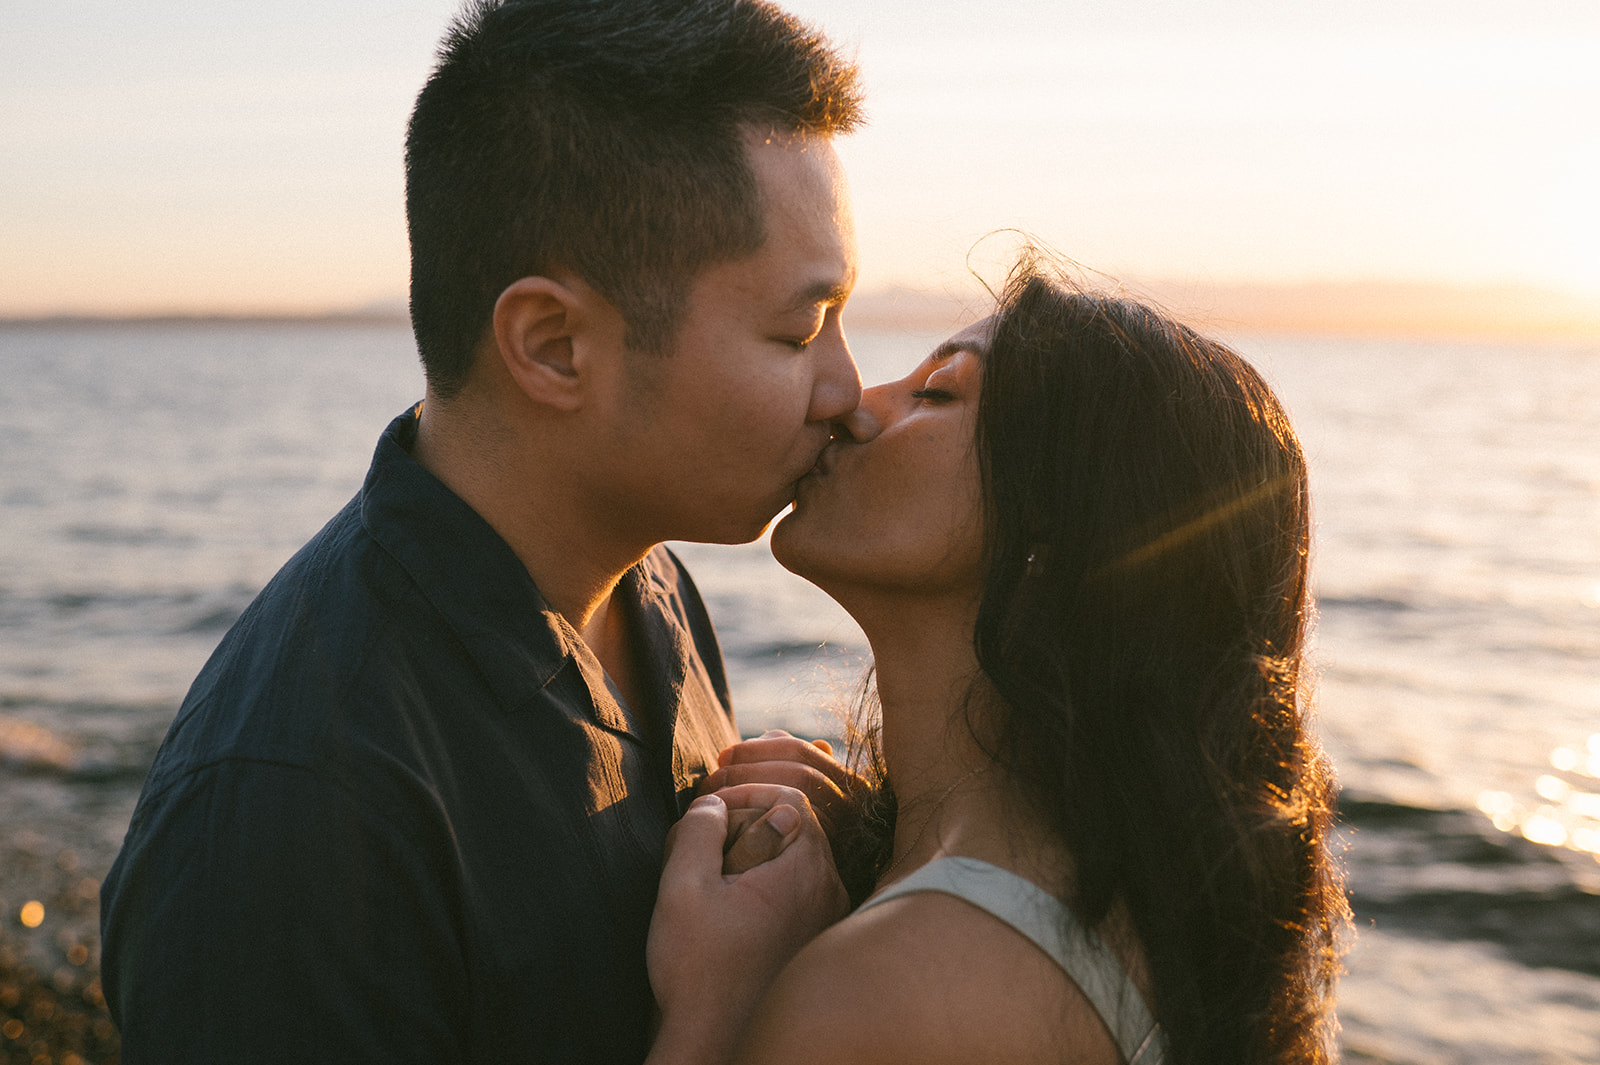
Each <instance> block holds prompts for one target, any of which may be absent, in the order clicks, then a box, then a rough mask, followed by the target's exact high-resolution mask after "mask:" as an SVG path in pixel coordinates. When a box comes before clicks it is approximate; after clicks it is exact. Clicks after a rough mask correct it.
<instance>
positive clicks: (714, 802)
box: [661, 795, 728, 888]
mask: <svg viewBox="0 0 1600 1065" xmlns="http://www.w3.org/2000/svg"><path fill="white" fill-rule="evenodd" d="M727 836H728V804H727V803H725V802H723V801H722V799H721V798H720V797H719V796H716V795H702V796H700V797H699V798H698V799H696V800H695V801H694V802H692V803H690V804H689V809H688V810H687V811H685V812H684V815H683V816H682V817H681V818H679V819H678V823H677V824H676V825H674V826H672V831H671V832H670V833H668V834H667V848H666V861H665V863H664V864H663V866H662V870H661V885H662V887H663V888H666V887H667V886H668V885H669V884H676V883H681V882H684V881H689V882H694V881H698V880H702V879H704V878H705V876H706V875H707V871H709V873H710V875H711V876H716V875H718V874H719V873H720V872H721V871H722V844H723V841H724V840H725V839H727Z"/></svg>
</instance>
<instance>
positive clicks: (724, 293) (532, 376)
mask: <svg viewBox="0 0 1600 1065" xmlns="http://www.w3.org/2000/svg"><path fill="white" fill-rule="evenodd" d="M857 100H858V92H857V88H856V83H855V72H854V69H853V68H852V67H851V66H850V65H848V64H847V63H844V62H843V61H841V60H840V59H839V58H838V56H837V55H836V54H835V53H834V52H833V51H832V50H831V49H830V47H829V46H828V45H827V43H826V42H825V41H824V40H823V39H822V38H820V37H819V36H817V35H816V34H814V33H812V32H811V31H809V30H807V29H805V28H804V27H803V26H801V25H799V24H798V23H796V22H795V21H793V20H792V19H791V18H790V17H788V16H786V15H785V14H783V13H782V12H780V11H778V10H777V9H775V8H773V7H771V6H768V5H767V4H765V3H762V2H756V0H670V2H664V0H588V2H583V0H500V2H488V3H480V4H478V5H477V6H475V7H473V8H471V9H470V10H469V11H468V12H467V13H465V14H464V15H463V16H462V17H461V18H460V19H458V21H457V22H456V23H455V25H454V26H453V27H452V28H451V30H450V32H449V34H448V36H447V37H446V39H445V41H444V44H443V46H442V48H441V52H440V60H439V65H438V68H437V70H436V71H435V72H434V74H433V75H432V77H431V78H430V79H429V81H428V83H427V85H426V86H425V87H424V88H423V90H422V92H421V94H420V96H419V98H418V100H417V104H416V108H415V110H414V112H413V115H412V118H411V124H410V128H409V131H408V138H407V145H406V177H407V182H406V204H407V217H408V222H409V227H410V235H411V246H412V283H411V307H412V320H413V325H414V329H415V333H416V339H417V345H418V349H419V351H420V353H421V356H422V360H423V365H424V370H425V375H426V379H427V388H426V397H425V401H424V402H423V403H422V404H421V405H419V407H418V408H417V409H416V410H413V411H410V412H407V413H406V414H404V415H402V416H401V417H399V418H397V419H395V421H394V422H393V423H392V424H391V425H390V426H389V428H388V430H387V432H386V433H385V434H384V436H383V438H382V440H381V441H380V442H379V444H378V448H377V452H376V454H375V457H374V459H373V464H372V468H371V471H370V472H369V474H368V477H367V480H366V483H365V484H364V485H363V487H362V489H361V491H360V492H359V493H358V494H357V495H356V497H355V498H354V499H353V500H352V501H351V503H350V504H349V505H348V506H347V507H346V508H345V509H344V510H343V511H342V512H341V513H340V514H339V515H337V516H336V517H335V518H334V519H333V520H332V521H331V522H330V523H329V524H328V526H327V527H326V528H324V529H323V530H322V532H321V533H319V534H318V535H317V536H316V537H315V538H314V539H313V540H312V541H311V542H310V543H308V544H307V545H306V546H305V547H304V548H303V549H302V550H301V551H300V552H299V553H298V554H297V555H296V556H295V557H294V558H293V559H291V560H290V561H289V563H288V564H287V565H286V566H285V567H284V569H283V570H282V571H281V572H280V573H279V574H278V575H277V576H276V577H275V578H274V579H273V581H272V582H271V583H270V584H269V585H268V586H267V588H266V589H265V590H264V591H263V592H262V594H261V596H260V597H259V598H258V599H257V600H256V602H255V603H254V604H252V605H251V607H250V608H249V609H248V610H247V611H246V612H245V614H244V615H243V616H242V617H241V618H240V619H239V621H238V623H237V624H236V625H235V626H234V628H233V629H232V630H231V631H230V632H229V634H228V635H227V637H226V638H225V639H224V640H223V642H222V644H221V646H220V647H219V648H218V650H217V651H216V653H215V654H214V655H213V657H212V659H211V661H210V662H209V663H207V665H206V667H205V669H204V670H203V671H202V672H201V674H200V676H199V678H198V679H197V680H196V681H195V684H194V686H193V688H192V689H191V690H190V693H189V695H188V697H187V699H186V700H185V702H184V705H183V707H182V709H181V710H180V711H179V714H178V717H177V719H176V721H175V722H174V724H173V726H172V729H171V731H170V732H169V734H168V736H167V738H166V740H165V741H164V743H163V745H162V749H161V751H160V753H159V754H158V755H157V757H156V761H155V765H154V767H153V768H152V769H151V772H150V776H149V778H148V780H147V781H146V784H145V788H144V793H143V795H142V796H141V798H140V802H139V806H138V809H137V811H136V812H135V814H134V817H133V821H132V824H131V826H130V828H129V832H128V837H127V840H126V842H125V844H124V847H123V851H122V854H121V855H120V856H119V858H118V860H117V864H116V866H115V867H114V868H113V869H112V871H111V874H110V876H109V877H108V879H107V881H106V884H105V887H104V891H103V898H104V902H103V915H102V923H103V930H104V943H105V946H104V964H103V974H104V982H105V988H106V993H107V998H108V1000H109V1002H110V1004H111V1009H112V1012H113V1015H114V1016H115V1017H116V1019H117V1021H118V1023H119V1025H120V1026H121V1027H122V1031H123V1038H124V1060H125V1061H127V1062H130V1063H135V1065H136V1063H140V1062H156V1061H159V1062H180V1061H181V1062H211V1061H227V1062H246V1061H271V1062H285V1061H301V1062H304V1061H324V1060H326V1061H335V1060H337V1061H341V1062H352V1061H372V1062H407V1061H418V1062H422V1061H426V1062H430V1063H440V1062H512V1061H546V1060H548V1061H630V1060H632V1061H637V1060H639V1059H641V1058H642V1057H643V1056H644V1054H645V1051H646V1049H647V1047H648V1033H647V1028H648V1024H649V1016H650V1011H651V1008H652V999H651V993H650V987H649V984H648V981H647V978H646V973H645V963H644V947H645V935H646V931H647V928H648V923H649V918H650V912H651V905H652V903H653V900H654V898H655V892H656V881H657V876H658V873H659V870H660V862H661V857H662V849H663V841H664V839H665V836H666V833H667V831H668V829H669V827H670V826H671V825H672V823H673V822H674V820H675V819H676V818H677V817H678V815H679V814H680V813H681V812H682V810H683V808H684V806H686V805H687V802H688V799H689V797H690V795H691V794H692V789H693V786H694V783H695V781H696V780H697V779H698V778H700V777H701V776H702V775H703V774H704V773H705V772H706V771H707V770H708V769H710V768H713V767H714V766H715V764H716V756H717V752H718V750H719V749H720V748H722V747H724V746H726V745H727V744H729V743H732V742H734V741H735V740H736V739H737V734H736V732H735V730H734V728H733V724H732V716H731V711H730V708H729V706H728V695H727V686H726V682H725V679H724V676H723V669H722V663H721V659H720V656H719V653H718V651H717V647H716V643H715V638H714V636H713V634H712V630H711V626H710V622H709V621H708V619H707V617H706V614H705V609H704V607H703V605H702V603H701V601H700V599H699V597H698V595H697V594H696V592H695V590H694V587H693V585H692V584H691V583H690V581H689V578H688V576H687V575H686V574H685V573H684V572H683V571H682V570H681V569H680V568H679V567H678V565H677V563H676V561H675V560H674V559H673V557H672V556H671V555H670V554H669V553H668V552H666V551H665V550H664V549H663V548H661V547H660V546H658V545H659V544H660V543H661V542H662V541H665V540H670V539H692V540H704V541H722V542H733V541H746V540H750V539H752V538H754V537H756V536H758V535H759V534H760V532H761V530H762V529H763V528H764V527H765V526H766V524H767V523H768V521H770V520H771V518H772V517H773V516H774V515H775V514H776V513H777V512H778V511H779V510H780V509H781V508H782V507H783V506H784V505H785V504H787V503H788V502H789V501H790V499H791V498H792V493H793V484H794V482H795V481H796V480H797V479H798V478H800V477H801V476H803V475H804V474H805V473H806V472H807V471H808V470H809V469H810V468H811V467H812V465H813V464H814V463H815V460H816V458H817V456H818V454H819V453H820V452H821V450H822V448H823V447H824V445H825V444H826V443H827V441H828V439H829V437H830V433H831V424H832V423H833V422H834V421H835V420H837V419H839V418H842V417H844V416H846V415H847V414H849V413H850V412H851V411H852V410H853V409H854V407H855V406H856V403H857V401H858V399H859V396H860V381H859V377H858V375H857V372H856V368H855V364H854V362H853V361H852V360H851V357H850V354H849V351H848V349H847V348H846V346H845V342H844V337H843V333H842V332H841V329H840V324H839V312H840V309H841V307H842V305H843V303H844V301H845V299H846V297H847V295H848V293H849V291H850V287H851V285H852V283H853V281H854V271H855V263H854V255H855V253H854V243H853V240H854V238H853V235H852V231H851V223H850V216H849V208H848V205H847V203H846V200H845V195H844V191H843V181H842V178H841V176H840V171H839V166H838V161H837V158H836V156H835V155H834V153H833V150H832V148H831V146H830V143H829V138H830V137H831V136H832V135H833V134H835V133H840V132H844V131H847V130H849V129H850V128H851V127H852V126H853V125H854V124H855V123H856V122H857V120H858V103H857ZM799 805H800V806H801V807H802V808H804V802H803V800H802V801H801V802H800V804H799ZM797 820H798V819H796V818H793V817H785V818H783V819H781V820H780V819H778V818H775V817H773V818H771V819H770V820H769V822H768V824H767V834H768V836H769V837H772V838H773V839H775V840H776V841H777V842H776V844H775V847H776V848H781V847H782V846H784V845H787V844H788V843H789V842H790V841H792V840H795V839H796V838H797V836H803V837H804V838H803V839H802V840H801V842H802V843H803V844H805V845H807V846H811V847H812V848H813V850H815V848H816V840H817V838H820V831H819V830H817V829H816V821H815V819H814V818H811V817H810V814H809V811H807V815H806V818H805V821H804V823H803V824H801V825H799V826H796V824H795V822H796V821H797ZM751 831H752V832H753V831H754V830H751ZM779 837H781V838H779ZM822 846H824V847H825V843H824V844H823V845H822ZM793 849H800V848H798V847H797V848H792V850H793ZM785 857H787V853H786V854H785ZM779 865H780V863H777V862H774V863H770V867H778V866H779ZM825 867H826V863H825V862H824V863H816V862H812V863H807V864H799V863H796V864H795V865H794V866H793V868H792V869H790V868H784V869H783V870H782V876H777V875H772V876H769V877H768V879H767V881H766V882H764V883H763V885H762V888H761V890H763V891H767V892H771V893H778V894H783V893H786V897H785V899H784V900H783V901H784V903H785V905H793V906H794V907H795V908H796V909H797V910H799V911H806V912H811V913H813V914H822V915H826V914H827V913H828V912H829V911H830V909H836V908H837V907H838V906H839V905H840V903H839V886H838V882H837V879H836V878H832V879H829V878H830V877H831V873H828V874H827V876H824V875H823V874H822V872H819V870H822V869H824V868H825ZM766 868H769V867H763V869H766ZM750 875H752V876H753V875H755V874H750ZM736 881H737V878H736ZM736 886H737V882H735V887H736ZM735 901H737V900H735ZM731 905H733V903H730V906H731ZM807 907H809V910H807ZM818 919H819V920H825V919H826V916H823V917H819V918H818Z"/></svg>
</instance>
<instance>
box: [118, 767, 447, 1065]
mask: <svg viewBox="0 0 1600 1065" xmlns="http://www.w3.org/2000/svg"><path fill="white" fill-rule="evenodd" d="M393 796H394V793H393V792H392V791H391V792H390V794H389V796H388V797H387V798H374V797H371V796H368V795H363V794H358V793H357V792H356V789H353V788H352V787H351V786H348V785H346V784H344V783H336V782H333V781H330V780H327V779H324V778H323V777H322V776H321V775H319V774H317V773H315V772H313V771H311V770H309V769H307V768H304V767H301V766H294V765H285V764H280V763H273V762H264V761H246V760H228V761H224V762H220V763H217V764H215V765H212V766H208V767H206V768H203V769H200V770H197V771H195V772H194V773H193V774H191V775H190V776H189V777H188V778H186V779H185V780H183V781H182V782H180V783H179V784H177V785H176V786H174V787H172V788H171V789H169V790H168V792H167V793H166V794H165V795H163V796H161V797H160V799H159V800H158V801H157V802H156V803H154V804H152V805H151V807H150V808H149V809H146V810H141V811H140V816H139V817H138V818H137V819H136V820H135V822H134V824H133V825H132V826H131V827H130V829H129V834H128V839H127V841H126V843H125V844H124V848H123V854H122V856H121V857H120V858H119V859H118V862H117V865H116V867H114V868H113V870H112V873H111V876H110V877H108V879H107V884H106V893H105V901H104V909H103V916H102V921H103V925H104V936H103V938H104V944H105V946H104V952H103V953H104V963H103V966H102V972H103V980H104V984H105V989H106V993H107V998H108V1001H109V1003H110V1006H111V1009H112V1013H113V1016H114V1018H115V1019H116V1021H117V1023H118V1025H119V1027H120V1028H121V1030H122V1037H123V1058H122V1060H123V1061H124V1062H126V1063H128V1065H141V1063H146V1062H152V1063H153V1062H162V1063H169V1062H178V1061H182V1062H187V1063H194V1065H201V1063H209V1062H217V1063H222V1062H227V1063H230V1065H233V1063H252V1062H263V1063H266V1062H273V1063H280V1062H286V1061H295V1062H302V1063H317V1062H340V1063H343V1065H349V1063H360V1062H373V1063H378V1062H382V1063H385V1065H390V1063H406V1062H419V1063H420V1062H428V1063H430V1065H440V1063H449V1062H459V1061H462V1060H463V1059H464V1057H465V1056H466V1049H465V1048H464V1047H463V1046H462V1045H461V1042H462V1038H463V1035H462V1033H463V1032H464V1030H465V1023H464V1017H465V1015H466V1011H467V1003H466V984H467V980H466V974H465V968H464V965H463V961H462V957H463V952H462V949H461V928H460V925H459V921H458V912H459V910H458V907H457V906H456V905H455V901H456V899H457V898H458V897H459V894H458V892H457V891H456V890H455V887H454V886H453V885H454V882H455V880H456V879H457V878H456V877H455V874H454V869H455V867H456V866H455V864H454V863H453V862H452V861H451V855H452V853H453V850H452V845H451V838H450V833H449V831H448V825H447V823H446V822H445V821H444V819H443V817H442V815H440V814H439V813H438V812H437V810H436V808H435V809H434V810H430V809H429V803H428V801H427V796H426V794H425V792H419V794H418V795H416V796H414V797H412V798H410V799H408V800H399V799H395V798H394V797H393Z"/></svg>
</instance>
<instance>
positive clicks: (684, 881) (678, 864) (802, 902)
mask: <svg viewBox="0 0 1600 1065" xmlns="http://www.w3.org/2000/svg"><path fill="white" fill-rule="evenodd" d="M752 742H754V741H752ZM735 821H743V822H746V823H747V827H746V828H745V830H744V832H743V833H742V834H741V835H740V836H739V837H738V839H735V840H734V841H733V845H732V846H729V844H728V841H729V839H730V838H731V837H730V832H729V829H730V825H731V824H732V823H733V822H735ZM746 840H748V842H746V843H745V844H744V847H743V849H742V850H741V848H740V842H741V841H746ZM725 849H726V850H727V854H728V856H729V857H731V858H732V859H733V862H732V863H731V864H732V865H738V864H740V863H742V862H744V861H748V860H751V859H753V858H756V857H758V856H759V855H761V854H770V855H771V857H770V860H767V861H764V862H761V863H760V864H756V865H753V866H748V867H745V868H744V869H743V870H742V871H738V872H734V873H729V872H727V871H726V869H727V868H728V867H729V866H727V865H725V864H724V863H725V857H724V850H725ZM741 854H742V855H743V857H740V855H741ZM848 909H849V900H848V898H847V897H846V895H845V891H844V886H843V885H842V884H841V883H840V882H839V876H838V873H837V872H836V871H835V870H834V865H833V859H832V856H831V855H830V853H829V849H828V841H827V838H826V836H825V835H824V834H823V831H822V826H821V824H820V823H819V822H818V820H817V817H816V814H815V812H814V810H813V808H812V805H811V803H810V801H809V800H808V799H807V797H806V795H805V794H804V793H802V792H801V791H799V790H797V789H795V788H792V787H787V786H784V785H779V784H741V785H736V786H734V787H730V788H726V789H724V790H723V791H722V792H720V793H719V794H717V795H705V796H701V797H700V798H698V799H696V800H695V802H694V804H693V805H692V806H690V807H689V811H688V812H687V813H686V814H684V816H683V819H682V820H681V821H679V822H678V824H677V825H676V826H675V827H674V828H673V830H672V833H671V834H670V835H669V836H668V837H667V857H666V865H665V868H664V869H663V870H662V874H661V891H660V894H659V896H658V897H657V900H656V909H655V915H654V917H653V918H652V920H651V924H650V939H649V945H648V948H647V951H646V957H647V960H648V963H649V970H650V984H651V987H652V988H653V989H654V990H655V994H656V1001H657V1003H658V1004H659V1005H660V1007H661V1017H662V1021H661V1029H660V1032H659V1035H658V1036H657V1039H656V1042H655V1046H654V1047H653V1049H652V1050H651V1055H650V1059H649V1061H650V1062H651V1063H652V1065H656V1063H660V1065H665V1063H668V1062H680V1061H681V1062H689V1061H695V1062H717V1061H722V1060H725V1059H726V1058H727V1057H728V1056H729V1055H730V1054H731V1052H732V1048H733V1046H734V1044H735V1042H736V1040H737V1039H738V1036H739V1033H740V1031H741V1030H742V1029H743V1028H744V1026H745V1024H746V1023H747V1022H748V1020H749V1018H750V1016H751V1014H752V1012H753V1011H754V1009H755V1007H756V1004H757V1003H758V1002H759V1001H760V999H761V996H762V995H763V994H764V993H765V992H766V989H767V988H768V986H770V985H771V983H772V981H773V980H774V979H775V978H776V977H777V975H778V972H779V970H780V969H782V968H783V966H784V965H785V964H786V963H787V962H788V961H789V959H790V958H792V957H793V956H794V955H795V954H796V953H797V952H798V951H799V950H800V948H801V947H803V946H805V944H806V943H808V942H810V940H811V939H813V938H814V937H815V936H817V935H818V934H819V933H820V932H822V930H823V929H825V928H827V927H828V926H829V925H830V924H832V923H833V922H835V921H837V920H839V919H840V918H841V917H843V916H844V915H845V913H846V912H847V911H848Z"/></svg>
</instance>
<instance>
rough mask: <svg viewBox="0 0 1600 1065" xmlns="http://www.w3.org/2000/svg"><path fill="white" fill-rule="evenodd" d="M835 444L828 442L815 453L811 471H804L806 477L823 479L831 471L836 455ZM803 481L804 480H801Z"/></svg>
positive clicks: (834, 442)
mask: <svg viewBox="0 0 1600 1065" xmlns="http://www.w3.org/2000/svg"><path fill="white" fill-rule="evenodd" d="M837 451H838V447H837V442H836V441H833V440H830V441H828V443H827V444H825V445H824V446H823V448H822V450H821V451H819V452H817V461H816V462H814V463H812V464H811V469H809V470H807V471H806V477H824V476H826V475H827V474H828V473H829V472H831V471H832V469H833V462H834V455H835V454H836V453H837ZM801 479H802V480H804V479H805V478H801Z"/></svg>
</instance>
